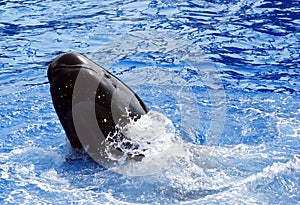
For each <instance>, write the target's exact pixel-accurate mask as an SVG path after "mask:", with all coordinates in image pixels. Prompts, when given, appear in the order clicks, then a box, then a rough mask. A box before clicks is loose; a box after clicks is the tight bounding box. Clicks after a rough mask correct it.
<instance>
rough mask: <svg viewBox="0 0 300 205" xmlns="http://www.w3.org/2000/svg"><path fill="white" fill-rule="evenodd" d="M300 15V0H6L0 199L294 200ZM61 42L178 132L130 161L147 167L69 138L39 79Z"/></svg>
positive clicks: (0, 55)
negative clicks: (92, 152)
mask: <svg viewBox="0 0 300 205" xmlns="http://www.w3.org/2000/svg"><path fill="white" fill-rule="evenodd" d="M299 12H300V2H299V1H297V0H290V1H276V0H260V1H257V0H226V1H219V0H198V1H196V0H191V1H172V0H157V1H156V0H153V1H145V0H140V1H115V0H107V1H101V2H99V1H95V0H92V1H85V0H78V1H67V0H64V1H47V0H46V1H38V0H37V1H2V2H1V3H0V16H1V17H0V32H1V36H0V42H1V44H0V68H1V69H0V100H1V101H0V102H1V104H0V106H1V107H0V110H1V113H0V129H1V134H0V203H1V204H48V203H53V204H65V203H79V204H144V203H147V204H298V203H299V202H300V194H299V193H300V103H299V102H300V43H299V42H300V16H299ZM65 51H77V52H80V53H82V54H84V55H86V56H87V57H89V58H90V59H92V60H94V61H95V62H97V63H98V64H100V65H102V66H103V67H105V68H106V69H108V70H109V71H110V72H112V73H113V74H115V75H116V76H117V77H119V78H120V79H121V80H123V81H124V82H125V83H126V84H128V85H129V86H130V87H131V88H132V89H133V90H134V91H135V92H136V93H137V94H138V95H139V96H140V97H141V98H142V99H143V101H144V102H145V103H146V104H147V106H148V108H149V109H150V110H153V111H155V112H159V113H162V114H164V115H165V116H166V117H167V118H168V119H170V120H171V121H172V123H173V126H174V131H172V133H171V135H172V136H171V137H173V138H174V140H175V141H176V143H175V144H174V145H172V146H170V145H169V144H168V143H165V146H166V149H167V151H166V150H164V151H165V153H160V154H157V155H156V156H153V158H151V159H152V160H149V164H147V163H142V164H139V163H136V164H133V166H136V165H137V167H138V168H141V167H142V168H144V167H146V172H139V173H135V174H130V173H125V174H124V173H120V172H119V171H118V170H117V171H115V170H111V169H106V168H104V167H102V166H100V165H98V164H97V163H95V162H93V161H92V160H91V159H90V158H89V157H88V156H87V154H84V153H75V152H74V151H73V150H72V149H71V148H70V145H69V142H68V141H67V139H66V136H65V133H64V131H63V129H62V126H61V124H60V123H59V120H58V118H57V115H56V113H55V110H54V108H53V105H52V100H51V96H50V92H49V83H48V80H47V76H46V74H47V72H46V71H47V67H48V65H49V63H50V62H51V60H52V59H53V58H55V57H56V56H57V55H58V54H60V53H62V52H65ZM168 122H169V121H168ZM144 123H145V125H147V123H149V122H147V121H145V122H144ZM164 123H165V121H156V124H158V125H159V124H162V125H164ZM154 124H155V123H154ZM152 131H153V130H152ZM156 131H157V132H156V133H155V134H156V135H158V138H159V137H160V133H161V132H165V131H166V130H164V126H161V127H160V126H157V130H156ZM148 134H149V133H148ZM169 134H170V133H169ZM168 136H169V135H168ZM154 140H155V139H154ZM162 142H163V141H162ZM156 146H158V145H156ZM168 148H169V149H168ZM148 166H149V167H148ZM157 167H158V168H157Z"/></svg>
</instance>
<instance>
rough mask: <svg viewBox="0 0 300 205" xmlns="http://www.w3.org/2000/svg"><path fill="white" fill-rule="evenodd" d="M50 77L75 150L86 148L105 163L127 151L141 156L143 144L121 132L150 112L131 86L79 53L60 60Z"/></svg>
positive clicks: (54, 63)
mask: <svg viewBox="0 0 300 205" xmlns="http://www.w3.org/2000/svg"><path fill="white" fill-rule="evenodd" d="M47 75H48V79H49V83H50V92H51V96H52V101H53V105H54V108H55V111H56V113H57V115H58V118H59V120H60V122H61V124H62V127H63V129H64V130H65V133H66V135H67V137H68V139H69V141H70V144H71V146H72V147H73V148H77V149H82V148H84V149H85V150H86V151H87V152H88V154H89V155H90V156H91V157H92V158H93V159H94V160H96V161H97V162H101V163H103V162H106V161H107V160H108V156H111V155H116V156H121V155H122V154H123V153H122V152H123V150H124V149H129V150H131V154H132V156H133V157H136V156H139V157H140V156H141V154H139V152H138V147H139V145H138V144H136V143H134V141H132V139H127V137H126V136H124V135H123V133H122V131H121V130H122V128H123V127H124V126H126V125H127V124H128V123H130V122H131V121H136V120H137V119H139V118H140V117H141V116H142V115H144V114H146V113H147V112H148V111H147V108H146V106H145V104H144V103H143V101H142V100H141V99H140V98H139V97H138V95H137V94H136V93H134V92H133V91H132V90H131V89H130V88H129V87H128V86H127V85H125V84H124V83H123V82H122V81H121V80H119V79H118V78H117V77H116V76H114V75H113V74H111V73H110V72H108V71H107V70H105V69H104V68H102V67H101V66H99V65H97V64H96V63H95V62H93V61H92V60H90V59H88V58H87V57H85V56H83V55H81V54H79V53H76V52H67V53H63V54H61V55H59V56H58V57H56V58H55V59H54V60H53V61H52V62H51V64H50V65H49V67H48V72H47ZM108 148H109V150H108Z"/></svg>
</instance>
